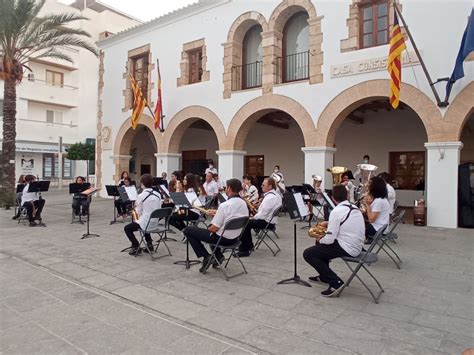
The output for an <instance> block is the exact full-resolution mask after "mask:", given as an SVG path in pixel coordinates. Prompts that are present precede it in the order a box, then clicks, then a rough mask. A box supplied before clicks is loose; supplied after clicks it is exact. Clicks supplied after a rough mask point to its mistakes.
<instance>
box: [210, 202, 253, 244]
mask: <svg viewBox="0 0 474 355" xmlns="http://www.w3.org/2000/svg"><path fill="white" fill-rule="evenodd" d="M248 215H249V210H248V208H247V204H246V203H245V201H244V200H242V199H241V198H240V197H232V198H229V199H228V200H227V201H226V202H223V203H221V204H220V205H219V208H218V210H217V213H216V215H215V216H214V218H213V219H212V222H211V224H213V225H215V226H216V227H218V228H219V230H218V231H217V233H216V234H218V235H222V233H223V232H224V225H225V223H226V222H227V221H229V220H231V219H232V218H238V217H248ZM241 232H242V230H241V229H236V230H228V231H225V232H224V235H223V237H224V238H226V239H235V238H237V237H238V236H239V235H240V233H241Z"/></svg>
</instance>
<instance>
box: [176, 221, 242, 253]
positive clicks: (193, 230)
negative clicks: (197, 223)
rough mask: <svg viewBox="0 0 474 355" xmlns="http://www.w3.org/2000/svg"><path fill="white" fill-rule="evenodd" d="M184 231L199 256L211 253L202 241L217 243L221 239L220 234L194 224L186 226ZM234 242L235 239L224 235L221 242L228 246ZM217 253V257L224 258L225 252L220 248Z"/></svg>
mask: <svg viewBox="0 0 474 355" xmlns="http://www.w3.org/2000/svg"><path fill="white" fill-rule="evenodd" d="M183 233H184V235H185V236H186V238H188V241H189V244H191V247H192V248H193V250H194V252H195V253H196V256H197V257H198V258H201V257H206V256H208V255H210V253H209V252H208V251H207V249H206V247H205V246H204V244H203V243H202V242H204V243H217V241H218V240H219V236H218V235H217V234H215V233H211V232H209V231H208V230H207V229H204V228H198V227H194V226H190V227H186V228H185V229H184V231H183ZM234 243H235V239H227V238H224V237H223V238H222V239H221V241H220V243H219V244H220V245H223V246H228V245H232V244H234ZM215 255H216V258H217V259H221V258H222V256H223V254H222V251H221V249H220V248H217V250H216V252H215Z"/></svg>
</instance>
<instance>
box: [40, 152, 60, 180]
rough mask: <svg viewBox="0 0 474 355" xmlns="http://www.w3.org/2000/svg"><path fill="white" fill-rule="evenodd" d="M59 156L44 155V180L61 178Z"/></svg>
mask: <svg viewBox="0 0 474 355" xmlns="http://www.w3.org/2000/svg"><path fill="white" fill-rule="evenodd" d="M58 163H59V160H58V156H57V154H53V153H48V154H43V178H52V177H58V176H59V170H58Z"/></svg>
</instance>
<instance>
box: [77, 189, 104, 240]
mask: <svg viewBox="0 0 474 355" xmlns="http://www.w3.org/2000/svg"><path fill="white" fill-rule="evenodd" d="M97 191H99V189H95V188H89V189H88V190H85V191H83V192H82V195H85V196H87V200H88V201H89V208H88V209H87V232H86V233H85V234H83V235H82V238H81V239H87V238H91V237H100V235H99V234H95V233H91V232H90V231H89V222H90V219H91V218H90V215H91V214H90V210H91V209H90V202H91V201H90V198H91V196H92V194H93V193H95V192H97Z"/></svg>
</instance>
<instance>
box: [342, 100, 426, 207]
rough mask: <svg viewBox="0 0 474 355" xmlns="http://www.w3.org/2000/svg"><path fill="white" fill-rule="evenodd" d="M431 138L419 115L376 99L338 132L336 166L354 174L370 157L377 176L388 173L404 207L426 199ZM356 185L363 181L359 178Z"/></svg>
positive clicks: (355, 112) (359, 108)
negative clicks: (426, 145)
mask: <svg viewBox="0 0 474 355" xmlns="http://www.w3.org/2000/svg"><path fill="white" fill-rule="evenodd" d="M427 139H428V138H427V134H426V130H425V127H424V125H423V122H422V121H421V119H420V117H419V116H418V114H417V113H416V112H415V111H414V110H413V109H412V108H411V107H410V106H408V105H407V104H405V103H403V102H400V106H399V108H398V109H396V110H394V109H393V108H391V106H390V104H389V102H388V100H387V99H385V98H373V99H370V100H369V101H367V102H364V103H362V104H360V105H359V106H357V107H356V108H354V109H353V110H352V111H351V112H350V113H349V114H347V116H346V118H345V119H344V120H343V121H342V123H341V124H340V126H339V127H338V128H337V131H336V135H335V148H336V149H337V151H336V153H335V155H334V165H336V166H345V167H347V168H348V169H349V170H351V171H352V172H355V171H356V167H357V164H360V163H362V158H363V156H364V155H369V157H370V164H373V165H376V166H377V167H378V169H377V171H376V173H381V172H387V173H389V175H390V177H391V184H392V185H393V186H394V188H395V189H396V192H397V200H398V202H399V204H400V205H401V206H412V205H413V200H415V199H419V198H421V197H423V196H424V191H425V181H426V177H425V175H426V150H425V146H424V144H425V142H426V141H427ZM354 183H355V184H356V185H358V184H359V178H358V177H357V176H356V181H354Z"/></svg>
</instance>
